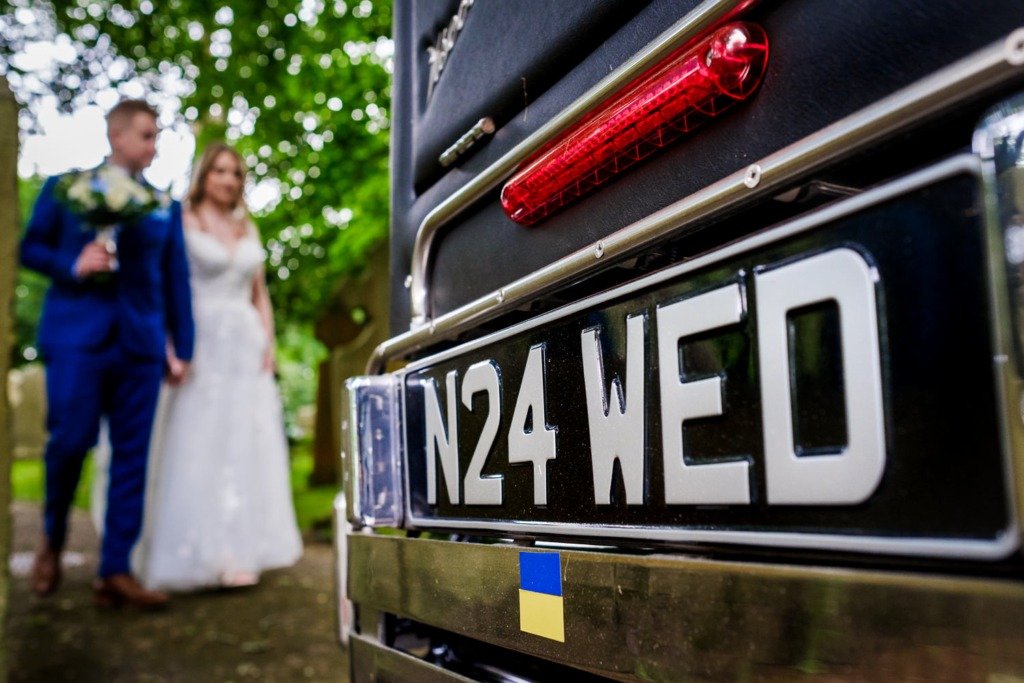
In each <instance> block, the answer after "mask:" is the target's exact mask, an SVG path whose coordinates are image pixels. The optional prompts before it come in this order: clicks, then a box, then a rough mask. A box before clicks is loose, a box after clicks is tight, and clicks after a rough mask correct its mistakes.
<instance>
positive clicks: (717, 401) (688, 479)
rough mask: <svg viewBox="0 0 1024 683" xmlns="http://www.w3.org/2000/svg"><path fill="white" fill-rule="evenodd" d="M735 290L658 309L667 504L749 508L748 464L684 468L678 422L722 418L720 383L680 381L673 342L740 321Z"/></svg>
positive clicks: (732, 287) (740, 309) (741, 309)
mask: <svg viewBox="0 0 1024 683" xmlns="http://www.w3.org/2000/svg"><path fill="white" fill-rule="evenodd" d="M744 313H745V310H744V302H743V296H742V292H741V291H740V286H739V285H738V284H735V285H729V286H728V287H722V288H720V289H715V290H712V291H710V292H705V293H704V294H698V295H697V296H693V297H690V298H689V299H684V300H682V301H677V302H676V303H674V304H669V305H667V306H659V307H658V319H657V324H658V377H659V378H660V379H661V439H662V453H663V457H664V462H665V502H666V503H668V504H670V505H672V504H677V505H715V504H717V505H727V504H749V503H750V475H749V470H750V463H749V462H748V461H746V460H731V461H727V462H714V463H707V464H700V465H697V464H693V465H690V464H687V462H686V453H685V452H684V450H683V423H685V422H686V421H687V420H692V419H694V418H699V417H713V416H715V415H721V414H722V378H721V377H708V378H706V379H701V380H696V381H692V382H691V381H685V380H683V379H682V368H681V367H680V366H681V360H682V359H681V358H680V354H679V340H680V339H683V338H685V337H691V336H693V335H695V334H699V333H701V332H707V331H710V330H714V329H717V328H719V327H725V326H727V325H734V324H736V323H738V322H740V321H741V320H742V319H743V315H744Z"/></svg>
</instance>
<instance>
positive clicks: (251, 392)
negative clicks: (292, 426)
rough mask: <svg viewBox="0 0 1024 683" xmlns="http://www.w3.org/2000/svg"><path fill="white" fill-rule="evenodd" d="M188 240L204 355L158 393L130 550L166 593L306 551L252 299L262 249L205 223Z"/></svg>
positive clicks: (232, 579) (249, 572) (253, 572)
mask: <svg viewBox="0 0 1024 683" xmlns="http://www.w3.org/2000/svg"><path fill="white" fill-rule="evenodd" d="M185 243H186V247H187V251H188V256H189V266H190V268H191V284H192V302H193V303H192V306H193V316H194V318H195V329H196V343H195V356H194V358H193V362H192V368H191V372H190V375H189V377H188V380H187V381H186V382H185V383H184V384H183V385H181V386H179V387H169V386H166V385H165V386H164V389H163V391H162V393H161V397H160V406H159V408H158V411H157V418H156V423H155V425H154V431H153V438H152V440H151V447H150V460H149V476H148V482H147V487H146V489H147V490H146V513H145V518H144V522H143V531H142V537H141V539H140V540H139V543H138V544H137V545H136V548H135V552H134V553H133V556H132V569H133V571H134V572H135V574H136V576H138V578H139V579H140V581H142V583H143V584H144V585H145V586H146V587H148V588H155V589H164V590H191V589H196V588H202V587H210V586H222V585H239V584H246V583H251V582H252V581H253V580H255V578H256V577H257V576H258V575H259V573H260V572H261V571H263V570H266V569H272V568H277V567H284V566H288V565H291V564H294V563H295V562H296V561H297V560H298V558H299V557H300V555H301V554H302V541H301V538H300V536H299V531H298V527H297V525H296V521H295V511H294V508H293V505H292V498H291V488H290V483H289V469H288V450H287V443H286V441H285V436H284V426H283V421H282V411H281V400H280V396H279V393H278V389H277V385H276V384H275V382H274V378H273V375H272V374H271V373H269V372H267V371H266V370H264V369H263V358H264V353H265V351H266V348H267V343H268V342H267V336H266V333H265V332H264V329H263V326H262V324H261V323H260V319H259V314H258V312H257V310H256V308H255V307H254V306H253V304H252V282H253V277H254V275H255V274H256V272H257V270H258V269H259V267H260V265H261V264H262V262H263V259H264V251H263V249H262V247H261V246H260V245H259V243H258V242H257V240H256V238H255V237H246V238H244V239H242V240H241V241H240V242H239V243H238V244H237V246H236V248H235V251H234V252H233V253H232V252H231V251H230V250H229V249H228V247H227V246H225V245H224V244H223V243H222V242H220V241H219V240H217V239H216V238H215V237H213V236H212V235H209V234H207V233H204V232H201V231H199V230H186V231H185ZM99 486H102V483H100V484H99ZM95 516H96V514H95V512H94V517H95ZM99 518H100V519H102V515H100V516H99Z"/></svg>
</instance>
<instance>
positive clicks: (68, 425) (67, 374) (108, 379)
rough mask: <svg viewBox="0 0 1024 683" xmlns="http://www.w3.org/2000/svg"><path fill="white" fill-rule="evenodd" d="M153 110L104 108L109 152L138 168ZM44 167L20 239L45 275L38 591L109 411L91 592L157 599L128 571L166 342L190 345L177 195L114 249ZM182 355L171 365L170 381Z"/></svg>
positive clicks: (125, 104) (56, 573)
mask: <svg viewBox="0 0 1024 683" xmlns="http://www.w3.org/2000/svg"><path fill="white" fill-rule="evenodd" d="M157 132H158V129H157V115H156V112H155V110H154V109H153V108H152V107H150V106H149V105H148V104H147V103H146V102H144V101H141V100H125V101H122V102H121V103H119V104H118V105H117V106H115V107H114V108H113V109H111V110H110V113H109V114H108V115H107V136H108V138H109V140H110V148H111V152H110V157H109V158H108V159H107V162H108V163H109V164H112V165H115V166H120V167H121V168H123V169H124V170H125V171H127V172H128V173H129V174H130V175H132V176H133V177H135V178H137V179H138V178H140V175H141V173H142V170H143V169H145V168H146V167H147V166H149V164H150V162H151V161H152V160H153V156H154V155H155V154H156V136H157ZM57 180H58V179H57V178H50V179H49V180H47V181H46V184H45V185H44V186H43V189H42V192H41V193H40V195H39V199H38V200H37V201H36V205H35V209H34V211H33V212H32V218H31V220H30V221H29V224H28V228H27V230H26V232H25V236H24V238H23V240H22V243H21V261H22V263H23V264H24V265H25V266H27V267H29V268H31V269H33V270H37V271H39V272H40V273H43V274H44V275H47V276H49V278H50V280H51V286H50V289H49V291H48V292H47V294H46V302H45V304H44V307H43V314H42V318H41V320H40V323H39V347H40V351H41V352H42V356H43V359H44V361H45V362H46V392H47V401H48V405H49V409H48V414H47V428H48V429H49V433H50V436H49V440H48V442H47V444H46V453H45V456H44V458H45V462H46V504H45V509H44V513H43V522H44V527H45V537H44V538H43V539H42V541H41V543H40V547H39V550H38V552H37V553H36V557H35V562H34V564H33V567H32V574H31V580H32V588H33V590H34V591H35V592H36V593H37V594H39V595H49V594H51V593H53V592H54V591H55V590H57V587H58V585H59V583H60V578H61V565H60V554H61V550H62V548H63V547H64V541H65V538H66V536H67V517H68V509H69V507H70V505H71V500H72V498H73V496H74V493H75V488H76V486H77V484H78V479H79V477H80V475H81V470H82V462H83V460H84V458H85V455H86V452H87V451H88V450H89V449H90V448H92V447H93V446H95V445H96V440H97V433H98V429H99V423H100V418H101V417H102V416H104V415H105V416H107V419H108V423H109V427H110V442H111V446H112V455H111V461H110V476H109V478H110V484H109V488H108V489H107V511H106V523H105V533H104V536H103V543H102V548H101V552H100V567H99V578H98V579H97V581H96V585H95V598H96V602H97V604H101V605H113V606H120V605H129V606H134V607H138V608H142V609H153V608H159V607H163V606H165V605H166V603H167V596H166V595H164V594H163V593H159V592H156V591H148V590H145V589H144V588H143V587H142V586H141V585H139V583H138V582H137V581H136V580H135V579H134V577H132V575H131V574H130V573H129V559H128V558H129V554H130V553H131V550H132V546H133V545H134V544H135V541H136V540H137V538H138V536H139V532H140V529H141V525H142V511H143V500H142V498H143V493H144V489H145V482H146V459H147V456H148V448H149V437H150V432H151V430H152V425H153V417H154V412H155V410H156V401H157V395H158V393H159V390H160V381H161V378H162V376H163V374H164V363H165V357H166V354H167V339H166V335H167V333H168V332H169V333H170V337H171V342H172V343H173V348H174V353H175V355H176V356H177V357H178V358H181V359H183V360H185V361H187V360H188V359H190V358H191V357H192V343H193V336H194V332H193V327H192V307H191V295H190V291H189V284H188V264H187V263H186V261H185V250H184V237H183V234H182V226H181V206H180V205H179V204H178V203H177V202H175V203H173V204H172V205H171V206H170V207H169V208H168V209H157V210H155V211H153V212H151V213H150V214H148V215H146V216H144V217H143V218H141V219H139V220H138V221H136V222H134V223H133V224H131V225H126V226H123V228H122V230H121V231H120V234H119V237H118V240H117V242H118V244H117V256H116V260H115V257H114V256H113V255H112V254H111V253H108V249H107V248H106V245H104V244H102V243H100V242H98V241H96V240H95V238H96V233H95V231H94V230H93V229H92V228H91V226H88V225H84V224H83V223H82V220H81V219H80V218H79V217H78V216H77V215H75V214H74V213H72V212H71V211H70V210H69V209H68V207H67V206H66V205H64V204H62V203H60V202H59V201H57V199H56V198H55V197H54V186H55V185H56V182H57ZM186 371H187V366H182V365H175V366H174V368H173V370H172V371H171V377H170V379H171V381H180V380H181V379H182V378H183V376H184V373H185V372H186Z"/></svg>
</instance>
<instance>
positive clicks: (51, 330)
mask: <svg viewBox="0 0 1024 683" xmlns="http://www.w3.org/2000/svg"><path fill="white" fill-rule="evenodd" d="M56 182H57V178H56V177H54V178H50V179H48V180H47V181H46V183H45V184H44V185H43V190H42V192H40V193H39V199H38V200H36V205H35V209H34V210H33V212H32V218H31V219H30V220H29V224H28V228H27V230H26V232H25V236H24V238H23V239H22V242H21V262H22V263H23V264H24V265H25V266H27V267H29V268H31V269H33V270H37V271H39V272H40V273H43V274H44V275H48V276H49V277H50V279H51V281H52V285H51V286H50V289H49V291H48V292H47V293H46V301H45V303H44V305H43V315H42V319H41V320H40V322H39V346H40V350H41V351H42V352H43V354H44V355H45V354H48V353H53V352H54V351H59V350H61V349H62V348H63V349H74V350H94V349H98V348H100V347H102V346H103V345H106V344H110V343H112V342H114V341H120V343H121V344H122V345H123V347H124V348H125V349H127V350H128V352H129V353H131V354H133V355H136V356H139V357H142V358H151V359H154V360H159V359H163V358H164V354H165V345H166V335H167V333H170V335H171V339H172V341H173V342H174V350H175V353H176V354H177V355H178V357H180V358H182V359H184V360H190V359H191V358H192V345H193V342H194V338H195V331H194V328H193V323H192V299H191V291H190V289H189V283H188V279H189V275H188V262H187V261H186V258H185V244H184V235H183V233H182V227H181V205H180V204H179V203H178V202H174V203H172V204H171V205H170V207H168V208H166V209H158V210H156V211H153V212H152V213H150V214H148V215H146V216H145V217H143V218H141V219H139V220H138V221H136V222H134V223H132V224H130V225H125V226H123V227H122V229H121V231H120V234H119V236H118V238H117V251H118V261H119V262H120V269H119V270H118V272H116V273H115V274H114V275H113V276H112V277H111V278H109V279H108V280H107V281H99V282H98V281H96V280H90V279H86V280H79V279H77V278H76V277H75V274H74V270H73V269H74V265H75V261H76V260H77V259H78V255H79V254H80V253H81V251H82V248H83V247H85V245H86V244H88V243H89V242H90V241H92V240H93V239H95V237H96V233H95V232H94V231H93V230H91V229H83V224H82V221H81V219H79V217H78V216H76V215H75V214H73V213H71V212H70V211H69V210H68V209H67V207H66V206H65V205H64V204H62V203H60V202H58V201H57V200H56V199H55V198H54V196H53V188H54V185H55V184H56Z"/></svg>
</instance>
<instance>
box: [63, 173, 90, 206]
mask: <svg viewBox="0 0 1024 683" xmlns="http://www.w3.org/2000/svg"><path fill="white" fill-rule="evenodd" d="M68 198H69V199H72V200H74V201H76V202H79V203H81V204H82V205H84V206H87V207H89V208H90V209H91V208H95V207H96V202H95V200H94V199H93V197H92V189H91V188H90V187H89V177H88V176H87V175H85V174H82V175H81V176H79V177H78V178H77V179H76V180H75V182H73V183H71V186H70V187H68Z"/></svg>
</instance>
